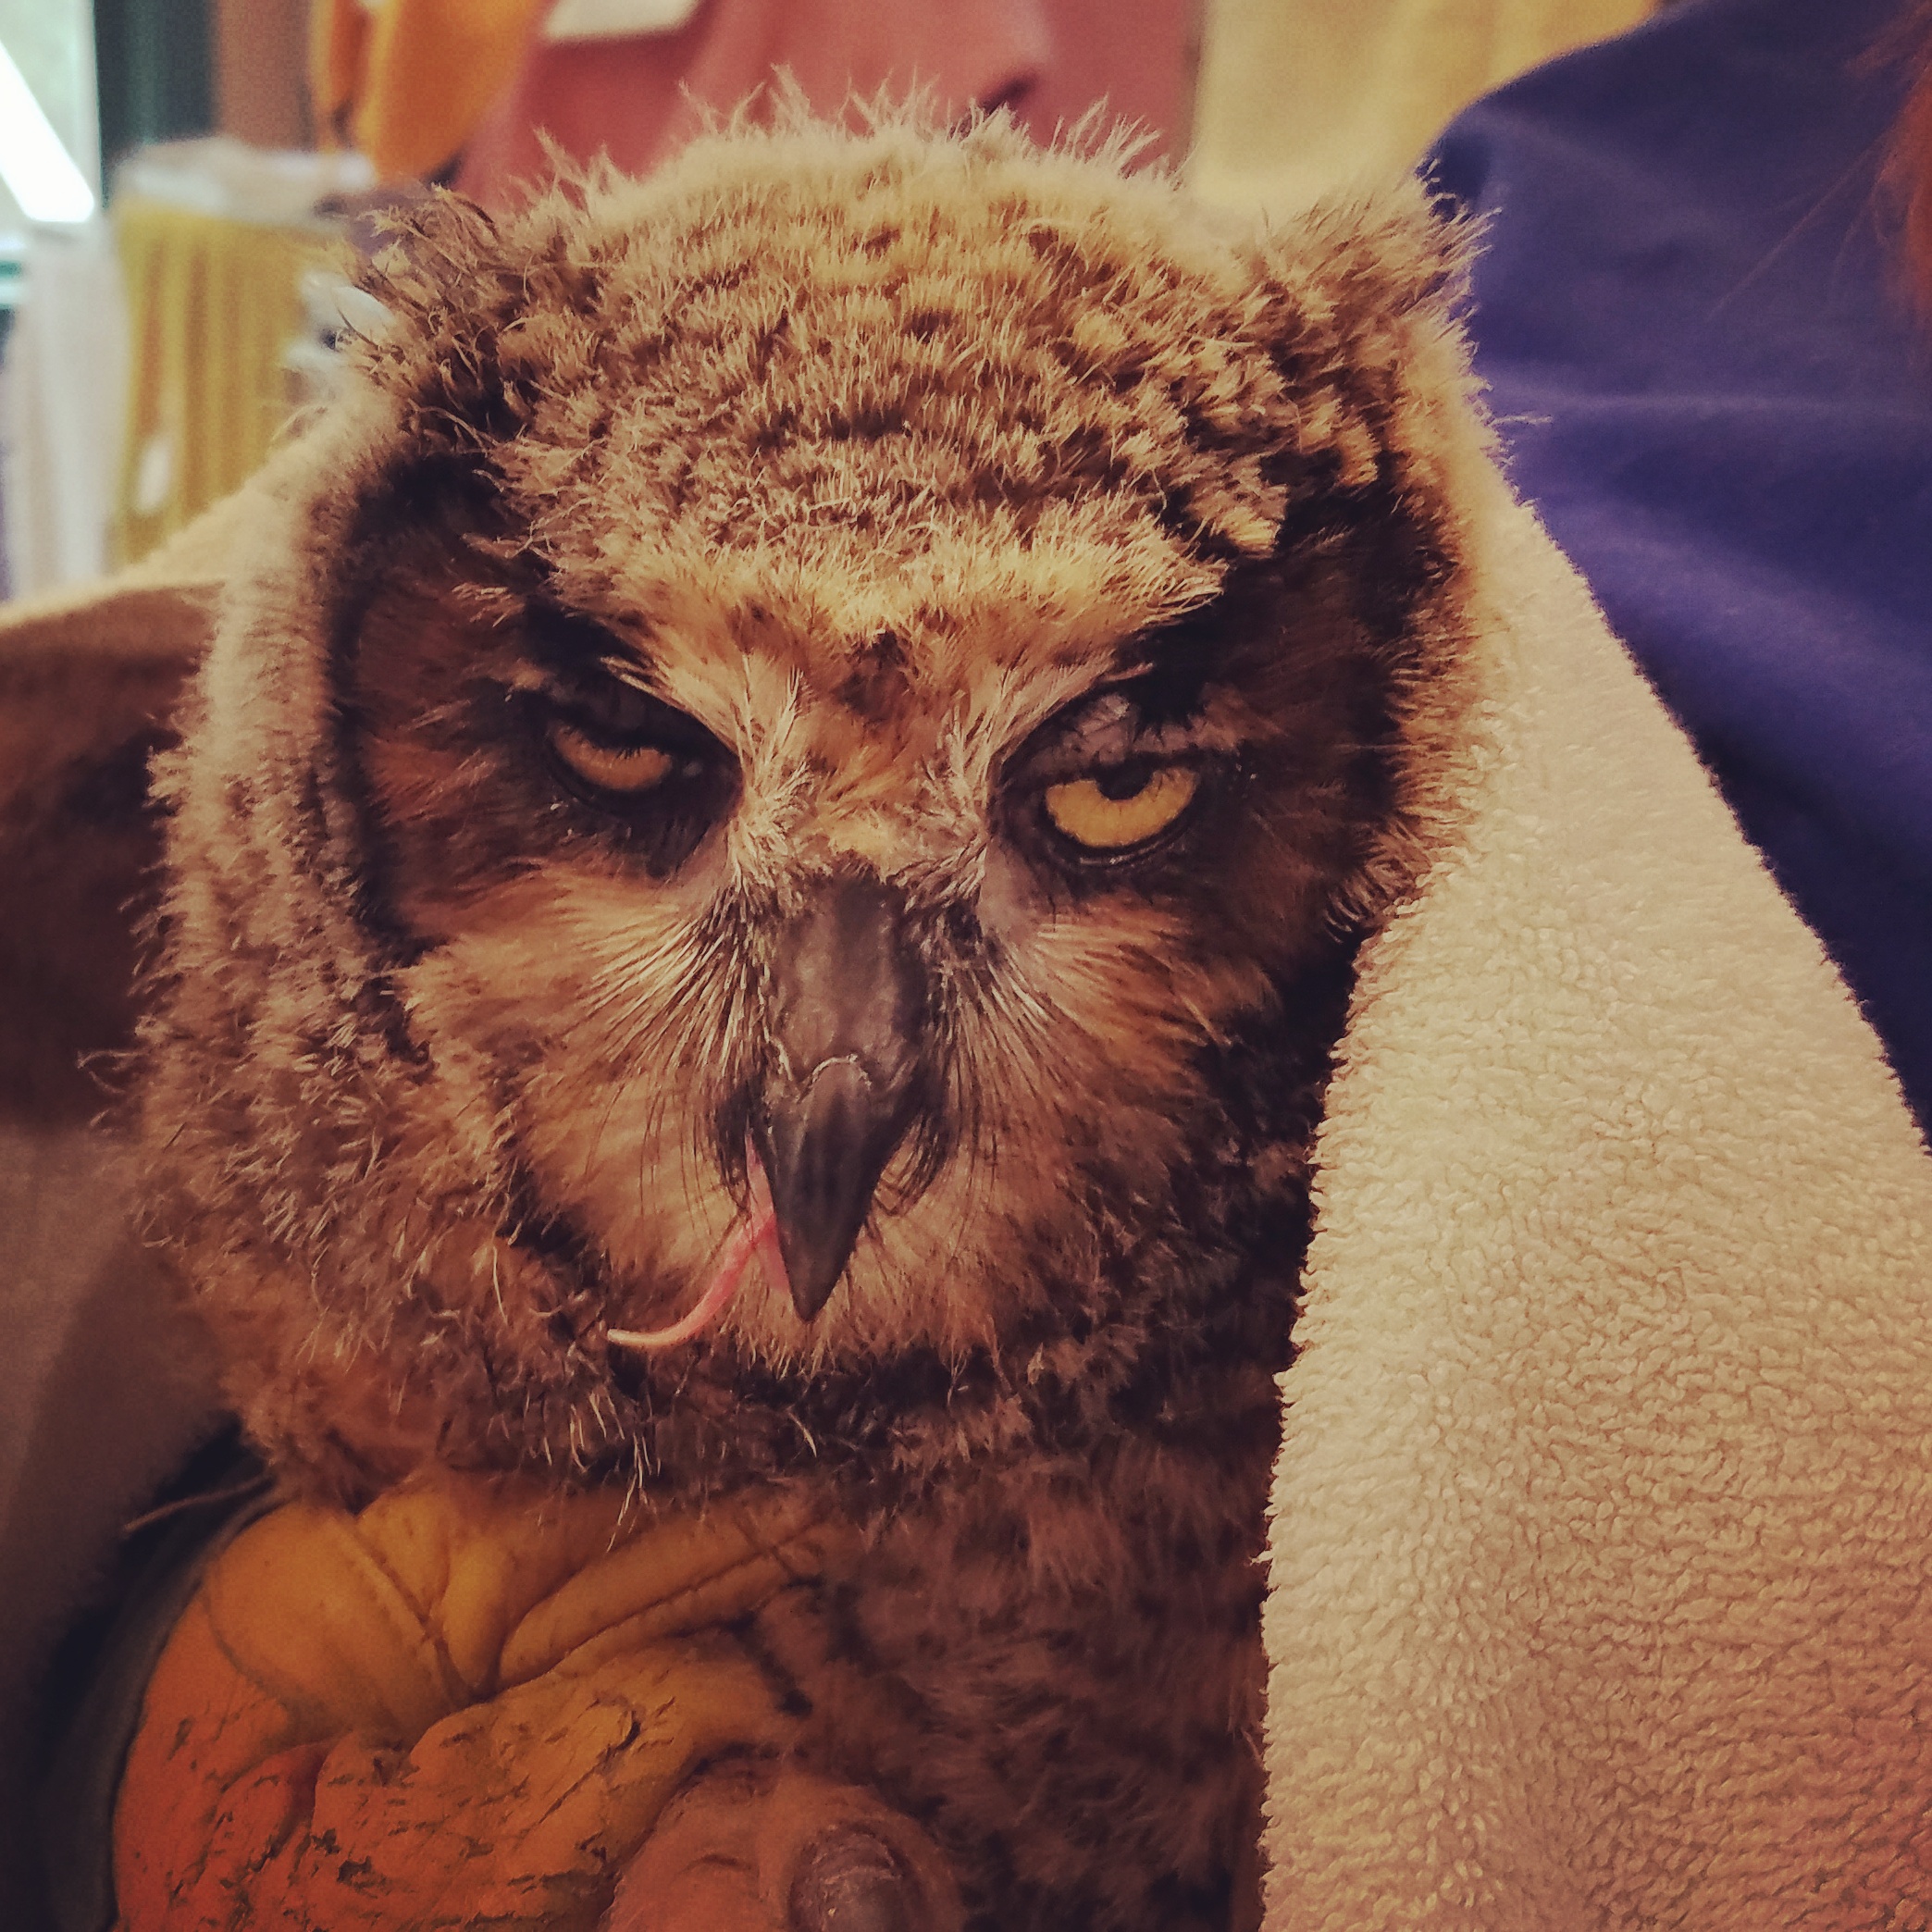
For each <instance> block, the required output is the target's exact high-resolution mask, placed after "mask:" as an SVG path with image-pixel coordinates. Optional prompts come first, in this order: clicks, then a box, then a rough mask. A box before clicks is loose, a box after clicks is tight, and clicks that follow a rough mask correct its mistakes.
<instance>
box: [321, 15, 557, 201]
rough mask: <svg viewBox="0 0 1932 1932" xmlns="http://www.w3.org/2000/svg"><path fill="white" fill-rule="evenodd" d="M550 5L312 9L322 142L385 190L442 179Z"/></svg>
mask: <svg viewBox="0 0 1932 1932" xmlns="http://www.w3.org/2000/svg"><path fill="white" fill-rule="evenodd" d="M545 5H546V0H382V4H381V5H379V6H376V7H375V8H373V9H372V8H371V7H369V6H366V5H365V0H312V4H311V10H310V14H309V91H310V94H311V97H312V98H313V100H314V102H315V105H316V124H317V126H318V127H319V128H320V129H321V130H322V133H323V137H324V140H325V142H328V141H329V140H331V139H332V140H333V141H334V142H336V143H337V144H339V145H341V146H344V147H354V148H359V149H360V150H361V151H362V152H363V153H364V154H365V155H367V156H368V157H369V159H370V160H371V161H373V162H374V163H375V165H376V172H377V174H378V176H380V177H381V179H382V180H386V181H390V180H410V179H412V178H415V177H422V178H426V179H427V178H428V177H430V176H434V175H436V174H438V173H440V171H441V170H442V169H443V168H445V167H448V166H449V164H450V163H451V162H452V161H453V160H454V159H455V158H456V156H457V155H459V154H460V153H461V152H462V150H463V145H464V142H466V141H467V140H468V139H469V137H470V135H471V133H472V131H473V130H475V128H476V126H477V122H478V121H479V120H481V119H482V118H483V115H484V112H485V110H486V109H488V107H489V104H490V103H491V102H492V101H494V100H495V99H496V97H497V95H498V94H499V93H502V90H503V89H504V88H505V87H507V86H508V85H509V84H510V81H511V80H512V78H513V77H514V75H515V72H516V68H517V62H518V60H519V58H520V56H522V54H523V50H524V44H525V43H526V41H527V40H528V39H529V37H530V32H531V30H532V29H533V28H534V27H535V25H536V23H537V19H538V17H539V15H540V14H541V13H542V12H543V10H544V6H545Z"/></svg>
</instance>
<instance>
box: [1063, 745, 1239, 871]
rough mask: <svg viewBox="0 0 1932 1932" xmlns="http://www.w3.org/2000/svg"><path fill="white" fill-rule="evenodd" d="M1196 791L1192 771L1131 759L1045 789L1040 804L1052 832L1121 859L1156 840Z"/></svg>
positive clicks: (1195, 775) (1197, 780) (1186, 767)
mask: <svg viewBox="0 0 1932 1932" xmlns="http://www.w3.org/2000/svg"><path fill="white" fill-rule="evenodd" d="M1200 786H1201V777H1200V774H1199V773H1198V772H1197V771H1195V769H1194V767H1193V766H1191V765H1183V764H1158V763H1155V762H1153V761H1151V760H1148V759H1134V760H1131V761H1129V762H1127V763H1125V764H1119V765H1108V766H1104V767H1102V768H1101V769H1100V770H1098V771H1096V772H1092V773H1090V774H1087V775H1086V776H1085V777H1083V778H1074V779H1069V780H1067V781H1066V782H1065V783H1063V784H1059V785H1049V786H1047V787H1046V791H1045V792H1044V793H1043V794H1042V795H1041V801H1040V802H1041V804H1042V805H1043V806H1044V807H1045V809H1046V816H1047V818H1048V820H1050V821H1051V823H1052V824H1053V828H1054V830H1055V831H1057V832H1058V833H1059V834H1060V835H1061V836H1062V837H1065V838H1069V839H1071V841H1072V842H1073V843H1074V844H1075V845H1076V846H1079V847H1080V848H1082V849H1083V850H1084V851H1089V852H1099V853H1121V852H1127V851H1131V850H1133V849H1134V848H1137V847H1140V846H1144V845H1146V844H1147V843H1148V842H1149V841H1150V840H1151V839H1155V838H1158V836H1160V835H1161V834H1162V833H1163V832H1165V831H1166V830H1167V829H1168V827H1169V826H1170V825H1171V824H1174V823H1175V822H1176V821H1177V820H1178V819H1179V818H1180V816H1181V814H1182V813H1183V811H1186V810H1187V808H1188V807H1189V806H1190V805H1191V804H1193V802H1194V798H1195V793H1196V792H1197V791H1198V790H1199V789H1200Z"/></svg>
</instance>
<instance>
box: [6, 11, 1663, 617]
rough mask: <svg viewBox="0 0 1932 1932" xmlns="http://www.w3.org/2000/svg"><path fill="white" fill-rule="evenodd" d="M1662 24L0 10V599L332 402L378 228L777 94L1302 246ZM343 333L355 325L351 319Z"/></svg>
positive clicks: (184, 512)
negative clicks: (1139, 138) (1464, 140)
mask: <svg viewBox="0 0 1932 1932" xmlns="http://www.w3.org/2000/svg"><path fill="white" fill-rule="evenodd" d="M1652 5H1653V0H0V455H4V462H0V532H4V543H0V557H4V563H0V595H12V596H15V597H22V596H29V595H32V594H35V593H39V592H44V591H49V590H53V589H56V588H59V587H61V586H63V585H70V584H73V583H76V582H80V581H84V580H86V579H88V578H90V577H93V576H98V575H100V574H101V573H103V572H104V571H106V570H109V569H112V568H114V567H117V566H118V565H120V564H128V563H131V562H134V561H136V560H138V559H139V558H140V557H142V555H143V554H144V553H145V552H147V551H150V550H151V549H153V548H154V547H155V545H156V544H157V543H159V542H160V541H161V540H162V539H165V538H166V537H167V536H168V535H170V534H171V533H172V532H174V531H175V530H177V529H179V528H180V526H183V525H184V524H186V523H188V522H189V521H191V520H192V518H193V517H194V516H195V514H197V513H198V512H199V511H201V510H202V509H204V507H206V506H207V505H208V504H209V503H211V502H215V501H216V500H217V498H219V497H221V496H223V495H225V494H226V493H227V492H228V491H229V490H230V489H233V488H234V487H235V486H236V485H237V484H238V483H240V482H241V480H242V479H243V478H244V477H246V476H247V475H248V474H249V472H250V471H251V470H252V469H253V468H254V466H255V465H256V464H258V463H259V462H260V461H261V459H262V457H263V455H264V454H265V453H266V450H267V448H268V446H269V444H270V442H271V441H272V440H273V439H274V437H275V436H276V434H277V433H278V431H279V428H280V427H281V425H282V424H283V423H284V422H285V421H286V420H287V418H288V416H289V415H290V413H291V410H292V409H293V408H295V407H297V406H298V405H300V404H301V403H303V401H305V400H307V399H310V398H312V397H315V396H317V395H320V394H322V393H325V392H326V390H327V388H328V380H329V367H330V357H331V353H332V349H331V344H332V341H333V338H334V336H335V334H336V332H337V331H338V330H339V329H340V328H341V326H342V320H343V317H342V304H343V301H344V299H345V298H344V296H343V289H344V286H345V279H346V277H347V275H349V274H350V273H353V257H354V253H355V250H356V248H357V246H358V245H367V244H368V242H369V241H370V239H371V238H372V237H373V236H374V235H375V234H376V233H377V231H378V230H377V229H376V226H375V224H374V223H373V221H372V220H371V219H370V214H371V211H372V210H373V209H376V208H379V206H380V204H382V203H383V202H384V201H386V200H387V199H389V198H390V197H394V196H406V195H408V194H411V193H414V192H421V188H422V184H424V183H427V182H446V183H451V184H452V185H454V186H456V187H457V188H459V189H461V190H463V191H464V192H467V193H469V194H472V195H474V196H476V197H477V199H479V200H481V201H483V202H485V203H486V204H504V203H507V202H510V201H514V199H515V198H516V196H517V195H518V194H519V193H522V192H527V189H528V186H529V184H530V183H532V182H534V181H536V180H539V179H540V178H541V177H542V175H543V174H544V172H545V170H546V168H547V167H548V165H549V164H548V161H547V157H546V151H545V147H544V145H543V143H544V142H545V140H549V141H553V142H556V143H557V144H558V145H559V147H560V148H561V149H562V151H563V152H564V153H565V154H568V155H573V156H576V157H579V158H588V157H589V156H591V155H595V154H597V153H599V152H601V151H603V152H608V153H609V154H611V155H612V156H613V158H614V159H616V160H617V161H618V162H619V163H620V164H621V165H623V166H624V167H627V168H630V169H633V170H643V169H647V168H649V167H652V166H654V165H656V164H657V163H659V162H660V161H662V160H663V158H664V157H665V156H666V155H668V154H670V153H672V152H674V151H675V148H676V147H677V146H678V145H679V144H680V142H683V141H684V140H685V139H687V138H688V136H689V135H690V133H691V132H692V131H693V130H695V129H696V127H697V126H698V125H699V124H700V120H701V118H702V117H703V114H704V113H705V112H706V111H707V110H709V109H728V108H731V107H734V106H736V105H737V104H738V103H739V102H740V101H741V100H743V99H745V98H747V97H755V96H756V95H757V94H758V92H759V90H761V89H766V90H767V91H769V83H770V81H771V80H772V78H773V76H774V73H775V72H776V71H777V70H779V69H781V68H784V69H788V70H789V71H790V72H791V73H792V74H793V75H794V76H795V77H796V79H797V81H798V82H799V85H801V86H802V87H803V89H804V91H805V92H806V93H807V95H808V96H809V97H810V98H811V101H812V103H813V105H815V106H817V107H819V108H821V109H822V110H824V111H836V109H837V108H838V107H839V105H841V104H842V103H843V102H844V101H845V99H846V98H847V96H848V92H849V91H850V90H852V89H857V90H858V91H859V92H861V93H871V92H873V91H874V90H876V89H878V88H881V87H885V88H887V89H890V90H893V91H899V92H902V91H904V90H906V89H907V88H908V87H910V86H911V85H913V84H915V83H917V84H923V85H926V86H928V87H930V88H931V89H932V90H933V91H934V92H935V93H936V95H937V96H938V97H939V98H940V99H941V100H942V101H943V102H944V103H945V105H947V109H948V110H949V111H953V112H964V111H965V110H966V109H968V108H969V107H970V106H972V105H995V104H998V105H1007V106H1009V107H1010V108H1011V109H1012V110H1013V111H1014V112H1015V113H1016V114H1018V115H1020V116H1021V117H1022V118H1023V119H1024V120H1025V121H1026V122H1027V123H1028V124H1029V125H1030V126H1031V127H1032V128H1033V129H1034V131H1035V132H1036V133H1038V134H1041V135H1043V136H1046V135H1050V133H1051V132H1052V130H1053V129H1054V128H1055V127H1056V126H1057V125H1059V124H1061V123H1065V122H1071V121H1073V120H1077V119H1078V118H1080V116H1081V115H1082V114H1084V113H1085V112H1087V111H1088V110H1089V109H1090V108H1092V107H1094V106H1095V105H1096V103H1104V104H1105V105H1106V108H1107V110H1108V111H1109V112H1112V113H1115V114H1119V115H1121V116H1122V117H1124V118H1128V119H1131V120H1133V121H1135V122H1137V123H1139V124H1140V125H1141V126H1142V127H1143V128H1144V129H1145V130H1146V134H1147V137H1148V146H1147V153H1148V155H1149V157H1150V158H1153V157H1155V156H1159V157H1163V158H1165V159H1168V160H1170V161H1171V162H1174V163H1175V164H1177V165H1180V166H1182V167H1184V169H1185V170H1186V172H1187V174H1188V176H1189V178H1190V180H1191V181H1192V183H1193V185H1194V186H1195V189H1196V191H1197V192H1199V193H1201V194H1202V195H1203V196H1204V197H1206V198H1208V199H1210V200H1215V201H1220V202H1226V203H1233V204H1248V205H1259V206H1262V207H1265V208H1268V209H1269V210H1271V211H1274V212H1278V213H1287V212H1292V211H1293V210H1294V208H1296V207H1297V206H1300V205H1302V204H1306V203H1307V202H1308V201H1309V200H1311V199H1313V198H1315V197H1316V196H1318V195H1319V194H1321V193H1322V192H1325V191H1328V190H1330V189H1332V188H1335V187H1337V186H1340V185H1342V184H1344V183H1345V182H1347V181H1348V180H1351V179H1352V178H1356V177H1369V176H1374V175H1377V174H1387V173H1389V172H1392V171H1393V170H1395V169H1399V168H1402V167H1408V166H1410V165H1412V164H1413V163H1414V162H1415V161H1416V159H1417V158H1418V156H1419V155H1421V154H1422V153H1423V152H1424V151H1425V150H1426V148H1427V147H1428V145H1429V143H1430V139H1431V137H1432V136H1433V135H1434V134H1435V132H1436V130H1438V129H1439V128H1440V127H1441V126H1442V125H1443V123H1444V122H1445V121H1447V120H1448V119H1449V118H1450V117H1451V116H1452V115H1453V114H1454V113H1455V111H1456V110H1457V109H1458V108H1459V107H1461V106H1462V105H1464V104H1465V103H1467V102H1468V101H1469V100H1471V99H1473V98H1474V97H1476V96H1477V95H1479V94H1480V93H1484V92H1485V91H1486V90H1488V89H1490V88H1492V87H1493V86H1495V85H1496V84H1498V83H1499V82H1501V81H1505V80H1507V79H1509V78H1510V77H1511V76H1512V75H1515V74H1517V73H1518V72H1521V71H1522V70H1524V69H1526V68H1530V67H1531V66H1533V65H1535V64H1536V63H1538V62H1540V61H1542V60H1544V59H1546V58H1547V57H1548V56H1552V55H1554V54H1557V53H1560V52H1562V51H1564V50H1565V49H1567V48H1568V47H1571V46H1574V45H1577V44H1579V43H1582V42H1585V41H1590V40H1594V39H1597V38H1600V37H1603V36H1605V35H1608V34H1611V33H1614V32H1616V31H1620V30H1621V29H1623V28H1625V27H1628V26H1629V25H1630V24H1631V23H1632V22H1633V21H1635V20H1636V19H1639V18H1641V16H1642V15H1644V14H1645V13H1647V12H1648V11H1650V9H1651V6H1652ZM346 299H347V301H348V303H349V305H350V306H351V307H352V309H353V294H352V295H350V296H348V297H347V298H346Z"/></svg>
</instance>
